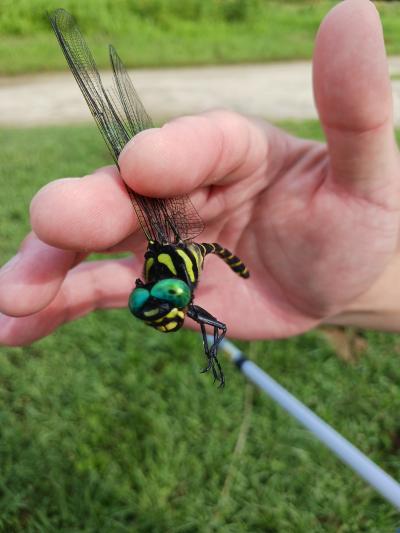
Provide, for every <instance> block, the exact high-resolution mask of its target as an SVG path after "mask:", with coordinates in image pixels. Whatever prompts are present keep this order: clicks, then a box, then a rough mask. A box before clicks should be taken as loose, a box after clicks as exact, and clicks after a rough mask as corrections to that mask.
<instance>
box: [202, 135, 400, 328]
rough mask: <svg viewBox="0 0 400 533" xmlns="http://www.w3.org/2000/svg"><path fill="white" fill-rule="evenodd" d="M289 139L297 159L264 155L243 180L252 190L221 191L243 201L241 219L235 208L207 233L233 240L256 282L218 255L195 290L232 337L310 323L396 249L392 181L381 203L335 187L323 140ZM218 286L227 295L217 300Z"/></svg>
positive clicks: (344, 299) (346, 297)
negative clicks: (269, 160) (276, 161)
mask: <svg viewBox="0 0 400 533" xmlns="http://www.w3.org/2000/svg"><path fill="white" fill-rule="evenodd" d="M276 134H277V135H281V136H284V137H286V135H285V134H284V133H283V132H277V133H276ZM287 146H288V150H289V151H291V153H290V154H287V155H286V158H288V159H289V160H293V161H295V163H294V164H293V165H291V166H290V168H287V167H286V168H283V169H282V170H281V169H276V168H275V169H273V172H272V174H273V175H270V174H269V172H268V165H266V164H265V162H264V161H260V171H258V172H255V173H254V174H253V175H252V176H251V178H247V179H248V181H252V182H253V183H252V184H251V185H250V184H247V185H246V186H245V187H243V191H249V192H248V194H247V195H246V193H244V192H243V191H241V194H240V195H237V194H235V191H231V190H229V189H228V190H225V191H224V195H225V199H224V202H225V203H226V205H230V206H237V209H240V211H242V213H243V214H242V220H241V217H240V215H238V216H237V214H236V212H235V211H233V213H232V214H230V215H229V216H228V217H227V219H226V220H222V221H221V220H220V219H217V224H216V225H217V226H219V225H221V223H222V227H223V228H224V229H223V230H222V231H221V232H218V231H217V232H216V233H213V232H212V231H211V235H210V238H211V239H214V238H217V239H220V240H221V242H222V243H225V244H227V245H231V243H232V244H233V246H234V248H235V250H236V251H237V252H238V253H239V255H240V256H241V257H242V258H243V260H245V261H246V262H247V263H248V266H249V268H250V270H251V278H250V280H248V281H244V280H240V279H237V278H236V276H234V275H233V274H232V275H229V274H228V273H227V272H226V267H225V266H224V265H223V264H219V262H218V261H217V260H214V262H213V264H212V265H210V266H209V267H208V268H207V267H206V272H205V274H206V275H205V276H204V278H203V281H202V284H201V286H200V288H199V290H198V296H199V298H200V299H203V302H204V305H208V307H209V308H211V309H212V311H213V312H215V313H216V314H217V316H220V317H223V319H224V320H226V322H227V323H228V324H229V326H230V334H232V335H234V336H235V335H237V336H240V337H244V338H256V337H258V336H259V337H264V336H265V335H268V336H269V337H276V336H280V337H282V336H287V335H290V334H295V333H299V332H301V331H304V330H306V329H309V328H310V327H312V326H313V325H315V324H316V323H317V322H319V321H320V320H321V319H323V318H325V317H327V316H329V315H332V314H334V313H335V312H338V311H339V310H341V309H342V308H343V306H344V305H345V304H347V303H348V302H350V301H352V300H353V299H354V298H355V297H356V296H358V295H359V294H360V293H362V292H364V291H365V290H367V289H368V288H369V287H370V286H371V285H372V283H373V282H374V281H375V280H376V279H377V277H378V276H379V275H380V274H381V273H382V271H383V270H384V268H385V266H386V265H387V264H388V262H389V261H390V259H391V257H392V256H393V255H394V253H395V252H396V247H397V234H398V229H399V215H398V212H397V211H396V210H393V209H391V208H390V203H391V199H392V198H393V194H394V193H395V191H391V190H390V189H387V190H386V192H385V196H386V202H385V201H384V198H383V197H382V196H380V197H379V201H380V204H381V205H378V204H377V203H373V202H372V201H369V200H365V199H362V198H360V197H357V196H355V195H354V194H352V192H351V191H348V190H346V189H345V188H341V187H340V186H337V184H336V182H337V180H336V179H335V178H336V177H335V176H334V175H332V172H331V169H330V168H329V161H328V153H327V149H326V147H325V146H323V145H320V144H317V143H313V142H308V141H304V142H301V143H299V141H298V140H294V139H290V138H289V139H288V143H287ZM299 153H301V154H302V155H301V157H298V155H299ZM265 169H267V170H265ZM243 182H244V183H245V182H246V178H244V179H243ZM257 182H258V186H257V185H255V184H256V183H257ZM249 185H250V186H249ZM239 206H240V207H239ZM205 213H207V210H206V211H205ZM249 213H250V214H251V217H252V221H251V223H250V224H249V223H248V218H249ZM263 213H264V214H265V215H263ZM338 214H340V216H338ZM241 222H242V226H243V227H241ZM232 227H234V228H235V230H234V231H232V229H231V228H232ZM236 243H238V244H239V246H238V248H236V247H235V246H236ZM208 273H209V275H207V274H208ZM220 292H221V293H223V295H224V298H215V294H218V293H220ZM243 317H246V320H243Z"/></svg>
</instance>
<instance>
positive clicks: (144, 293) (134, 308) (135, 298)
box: [128, 287, 150, 314]
mask: <svg viewBox="0 0 400 533" xmlns="http://www.w3.org/2000/svg"><path fill="white" fill-rule="evenodd" d="M149 298H150V293H149V291H148V290H147V289H143V288H142V287H138V288H137V289H134V290H133V291H132V292H131V295H130V296H129V302H128V306H129V309H130V311H131V313H133V314H135V313H137V312H138V311H140V309H141V308H142V307H143V305H144V304H145V303H146V302H147V300H148V299H149Z"/></svg>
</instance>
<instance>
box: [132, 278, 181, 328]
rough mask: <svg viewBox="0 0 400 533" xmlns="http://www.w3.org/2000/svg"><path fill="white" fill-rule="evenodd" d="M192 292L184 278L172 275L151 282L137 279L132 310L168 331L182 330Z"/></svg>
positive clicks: (133, 292)
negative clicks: (144, 282) (145, 282)
mask: <svg viewBox="0 0 400 533" xmlns="http://www.w3.org/2000/svg"><path fill="white" fill-rule="evenodd" d="M191 299H192V292H191V290H190V288H189V286H188V285H187V283H185V282H184V281H182V280H180V279H177V278H168V279H162V280H160V281H157V282H156V283H148V284H146V285H144V284H143V283H142V282H140V281H139V282H136V288H135V289H134V290H133V291H132V292H131V295H130V297H129V304H128V305H129V309H130V311H131V313H132V314H133V315H134V316H136V317H137V318H140V319H141V320H144V321H145V322H146V324H148V325H149V326H152V327H153V328H156V329H158V330H159V331H163V332H165V333H168V332H171V331H176V330H178V329H180V328H181V327H182V325H183V321H184V320H185V312H186V308H187V306H188V305H189V303H190V301H191Z"/></svg>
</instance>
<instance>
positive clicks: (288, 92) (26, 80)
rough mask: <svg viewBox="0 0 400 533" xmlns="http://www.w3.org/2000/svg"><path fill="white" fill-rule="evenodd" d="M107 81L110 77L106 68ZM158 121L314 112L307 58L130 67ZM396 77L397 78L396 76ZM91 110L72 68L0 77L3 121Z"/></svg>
mask: <svg viewBox="0 0 400 533" xmlns="http://www.w3.org/2000/svg"><path fill="white" fill-rule="evenodd" d="M390 70H391V73H392V75H394V80H393V94H394V104H395V118H396V123H397V124H399V125H400V58H391V59H390ZM104 78H105V81H108V80H110V79H111V77H110V74H109V73H104ZM132 78H133V80H134V84H135V86H136V88H137V91H138V93H139V94H140V96H141V98H142V100H143V102H144V104H145V106H146V108H147V109H148V111H149V113H150V115H151V116H152V117H153V118H154V119H155V120H156V121H157V120H158V121H160V120H164V119H167V118H170V117H174V116H177V115H181V114H187V113H195V112H199V111H203V110H205V109H209V108H213V107H227V108H231V109H235V110H237V111H242V112H246V113H252V114H255V115H258V116H262V117H265V118H268V119H270V120H282V119H309V118H316V116H317V114H316V110H315V107H314V102H313V96H312V82H311V64H310V63H309V62H306V61H304V62H293V63H272V64H263V65H235V66H216V67H200V68H179V69H176V68H170V69H145V70H136V71H134V72H133V73H132ZM396 78H398V79H396ZM88 120H90V115H89V111H88V110H87V107H86V104H85V102H84V100H83V98H82V96H81V94H80V92H79V89H78V88H77V86H76V83H75V80H74V79H73V77H72V75H71V74H70V73H69V72H65V73H57V74H40V75H34V76H19V77H14V78H12V77H9V78H1V77H0V126H5V125H7V126H9V125H12V126H33V125H37V124H59V123H78V122H85V121H88Z"/></svg>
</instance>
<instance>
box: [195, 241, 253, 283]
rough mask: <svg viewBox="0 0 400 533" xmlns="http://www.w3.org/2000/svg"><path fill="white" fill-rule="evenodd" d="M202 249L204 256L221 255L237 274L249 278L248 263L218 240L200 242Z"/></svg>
mask: <svg viewBox="0 0 400 533" xmlns="http://www.w3.org/2000/svg"><path fill="white" fill-rule="evenodd" d="M199 246H200V248H201V250H202V251H203V256H206V255H207V254H214V255H217V256H218V257H220V258H221V259H222V260H223V261H225V263H226V264H227V265H228V266H229V268H231V269H232V270H233V271H234V272H235V273H236V274H238V275H239V276H240V277H242V278H248V277H249V276H250V272H249V271H248V269H247V267H246V265H245V264H244V263H243V261H242V260H241V259H239V257H238V256H237V255H234V254H233V253H232V252H230V251H229V250H227V249H226V248H224V247H223V246H221V245H220V244H218V243H217V242H213V243H207V242H203V243H202V244H199Z"/></svg>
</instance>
